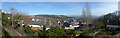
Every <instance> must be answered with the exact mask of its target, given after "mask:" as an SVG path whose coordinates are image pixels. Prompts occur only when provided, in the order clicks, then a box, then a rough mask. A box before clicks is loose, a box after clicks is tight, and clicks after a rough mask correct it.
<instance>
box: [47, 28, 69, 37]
mask: <svg viewBox="0 0 120 38" xmlns="http://www.w3.org/2000/svg"><path fill="white" fill-rule="evenodd" d="M45 36H47V37H63V36H68V35H67V34H66V32H65V31H64V29H61V28H59V27H57V26H56V27H51V28H50V29H49V30H47V31H46V33H45Z"/></svg>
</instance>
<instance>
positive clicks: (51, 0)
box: [2, 0, 119, 2]
mask: <svg viewBox="0 0 120 38" xmlns="http://www.w3.org/2000/svg"><path fill="white" fill-rule="evenodd" d="M2 1H3V2H118V1H119V0H2Z"/></svg>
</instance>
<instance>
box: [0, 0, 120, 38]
mask: <svg viewBox="0 0 120 38" xmlns="http://www.w3.org/2000/svg"><path fill="white" fill-rule="evenodd" d="M91 9H92V8H89V2H87V3H85V6H84V7H83V9H82V15H81V17H71V16H65V15H49V14H48V15H47V14H43V15H40V14H37V15H29V14H27V13H24V12H20V11H19V10H17V9H16V8H10V10H9V11H10V13H7V12H5V11H3V9H1V10H0V11H1V16H2V17H1V20H2V26H3V29H2V31H3V36H2V38H8V37H9V38H17V36H21V37H20V38H22V37H29V36H30V37H37V38H39V37H43V38H44V37H45V38H57V37H60V38H65V37H66V38H120V2H119V3H118V10H116V11H114V12H113V13H108V14H106V15H103V16H99V17H94V16H93V15H92V11H91Z"/></svg>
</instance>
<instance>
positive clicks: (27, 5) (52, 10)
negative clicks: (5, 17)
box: [2, 2, 118, 16]
mask: <svg viewBox="0 0 120 38" xmlns="http://www.w3.org/2000/svg"><path fill="white" fill-rule="evenodd" d="M89 5H90V8H91V13H92V15H97V16H100V15H104V14H108V13H112V12H114V11H117V7H118V5H117V2H89ZM84 6H85V2H3V3H2V9H3V10H4V11H6V12H8V10H9V9H10V8H16V9H17V10H19V11H23V12H26V13H28V14H30V15H37V14H50V15H68V16H69V15H81V14H82V9H83V7H84Z"/></svg>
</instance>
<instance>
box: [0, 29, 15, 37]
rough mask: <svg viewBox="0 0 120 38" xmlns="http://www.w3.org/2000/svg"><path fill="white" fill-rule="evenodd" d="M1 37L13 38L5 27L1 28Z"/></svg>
mask: <svg viewBox="0 0 120 38" xmlns="http://www.w3.org/2000/svg"><path fill="white" fill-rule="evenodd" d="M2 38H13V37H12V36H11V35H10V34H9V33H8V32H6V31H5V29H2Z"/></svg>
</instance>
